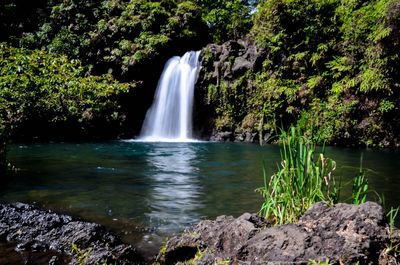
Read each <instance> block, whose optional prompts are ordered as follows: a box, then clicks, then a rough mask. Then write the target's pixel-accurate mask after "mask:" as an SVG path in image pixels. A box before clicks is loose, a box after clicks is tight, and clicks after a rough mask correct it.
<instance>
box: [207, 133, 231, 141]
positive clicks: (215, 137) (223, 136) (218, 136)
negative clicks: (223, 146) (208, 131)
mask: <svg viewBox="0 0 400 265" xmlns="http://www.w3.org/2000/svg"><path fill="white" fill-rule="evenodd" d="M233 138H234V135H233V133H232V132H218V131H216V132H215V133H213V134H212V135H211V137H210V141H213V142H227V141H232V140H233Z"/></svg>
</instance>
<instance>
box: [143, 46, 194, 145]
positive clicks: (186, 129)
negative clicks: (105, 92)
mask: <svg viewBox="0 0 400 265" xmlns="http://www.w3.org/2000/svg"><path fill="white" fill-rule="evenodd" d="M199 55H200V51H196V52H194V51H190V52H187V53H185V54H184V55H183V56H182V57H178V56H174V57H172V58H171V59H169V60H168V62H167V63H166V64H165V67H164V70H163V73H162V74H161V77H160V80H159V82H158V85H157V89H156V93H155V98H154V102H153V104H152V106H151V107H150V109H149V110H148V111H147V114H146V117H145V120H144V123H143V127H142V131H141V134H140V139H141V140H144V141H166V142H169V141H176V142H187V141H191V139H192V109H193V96H194V85H195V83H196V79H197V75H198V71H199V68H200V65H199Z"/></svg>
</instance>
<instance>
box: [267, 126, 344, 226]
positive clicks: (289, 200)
mask: <svg viewBox="0 0 400 265" xmlns="http://www.w3.org/2000/svg"><path fill="white" fill-rule="evenodd" d="M280 141H281V142H282V147H281V160H282V161H281V166H280V167H279V166H278V171H277V173H275V174H274V175H272V177H271V178H270V179H269V180H268V179H267V176H266V174H265V168H264V187H263V188H260V189H259V191H260V192H261V194H262V195H263V197H264V203H263V205H262V207H261V210H260V212H261V214H262V215H263V216H265V217H266V218H267V219H269V220H270V221H272V222H273V223H275V224H284V223H293V222H295V221H297V220H298V218H299V217H300V216H302V215H303V214H304V213H305V211H306V210H308V208H310V207H311V206H312V205H313V204H314V203H316V202H319V201H324V202H326V203H328V204H330V205H332V204H333V203H336V202H337V200H338V188H337V186H336V183H335V180H334V178H333V176H332V172H333V171H334V170H335V168H336V163H335V161H333V160H331V159H329V158H326V157H325V156H324V154H323V153H319V154H316V153H315V152H316V146H315V143H313V142H312V141H311V140H310V139H309V138H307V137H305V136H304V135H303V134H302V132H301V131H300V130H299V129H298V128H295V127H291V128H290V129H289V131H288V132H287V133H286V132H285V131H282V134H281V137H280Z"/></svg>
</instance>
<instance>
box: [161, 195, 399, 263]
mask: <svg viewBox="0 0 400 265" xmlns="http://www.w3.org/2000/svg"><path fill="white" fill-rule="evenodd" d="M398 234H399V233H398V230H396V232H395V233H394V234H393V235H392V243H395V244H396V243H397V242H400V240H399V239H400V237H399V236H397V235H398ZM389 244H390V235H389V226H388V223H387V221H386V219H385V214H384V212H383V209H382V207H381V206H379V205H378V204H376V203H373V202H367V203H365V204H362V205H349V204H337V205H335V206H333V207H328V206H326V205H325V204H323V203H317V204H315V205H314V206H313V207H312V208H310V209H309V210H308V211H307V212H306V213H305V214H304V216H303V217H301V218H300V220H299V221H298V222H297V223H294V224H288V225H281V226H273V227H271V226H270V225H269V224H268V222H267V221H265V220H264V219H262V218H260V217H258V216H256V215H250V214H244V215H242V216H240V217H239V218H237V219H234V218H233V217H227V216H220V217H218V218H217V219H216V220H214V221H210V220H206V221H202V222H200V223H199V224H198V225H197V226H195V227H194V228H192V229H191V230H189V231H187V232H185V233H183V234H182V235H181V236H178V237H174V238H172V239H171V240H169V241H168V242H167V244H166V246H165V249H164V252H163V253H161V254H160V255H159V257H158V260H159V261H160V263H161V264H174V263H176V262H182V263H183V264H188V263H189V262H188V261H189V260H190V262H193V260H195V262H196V263H197V264H217V263H218V262H226V263H229V264H308V263H309V262H310V261H311V260H314V261H325V260H326V259H329V262H330V264H356V263H357V262H358V263H359V264H398V263H397V262H398V260H397V261H396V258H395V257H394V256H392V255H390V253H388V252H387V251H386V250H387V248H388V246H389ZM185 249H190V252H186V253H191V254H190V255H189V254H188V255H186V256H181V255H180V253H181V252H183V250H185Z"/></svg>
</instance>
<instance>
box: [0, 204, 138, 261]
mask: <svg viewBox="0 0 400 265" xmlns="http://www.w3.org/2000/svg"><path fill="white" fill-rule="evenodd" d="M0 240H1V241H8V242H12V243H14V244H16V245H17V247H16V250H19V251H42V252H46V251H49V250H50V251H53V252H58V253H64V254H67V255H71V256H72V259H71V264H78V263H79V264H81V263H82V259H83V258H84V262H83V263H85V264H143V263H144V262H143V259H142V258H141V257H140V256H139V255H138V254H137V252H136V251H135V250H134V249H133V248H132V247H131V246H130V245H127V244H124V243H122V241H121V240H120V239H118V238H117V237H116V236H114V235H113V234H111V233H110V232H108V231H107V230H106V229H105V227H103V226H101V225H99V224H95V223H89V222H83V221H79V220H76V219H74V218H72V217H71V216H68V215H60V214H56V213H54V212H52V211H44V210H41V209H39V208H37V207H35V206H32V205H28V204H23V203H15V204H0ZM73 246H75V250H73V249H74V247H73ZM84 255H86V256H85V257H84ZM56 259H57V257H54V258H51V259H50V261H49V262H51V263H54V264H57V262H55V261H54V260H56Z"/></svg>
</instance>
